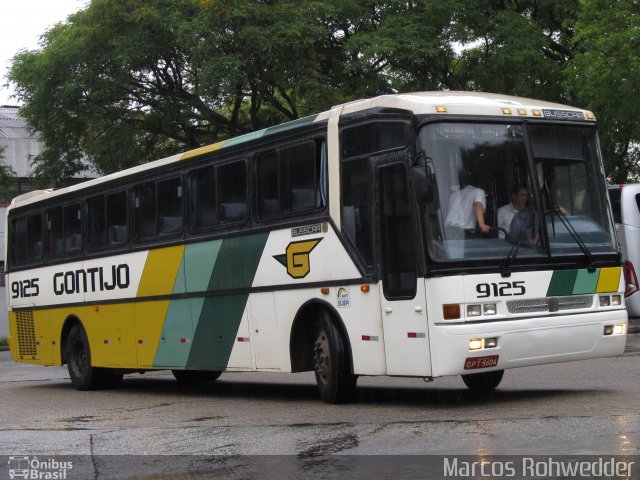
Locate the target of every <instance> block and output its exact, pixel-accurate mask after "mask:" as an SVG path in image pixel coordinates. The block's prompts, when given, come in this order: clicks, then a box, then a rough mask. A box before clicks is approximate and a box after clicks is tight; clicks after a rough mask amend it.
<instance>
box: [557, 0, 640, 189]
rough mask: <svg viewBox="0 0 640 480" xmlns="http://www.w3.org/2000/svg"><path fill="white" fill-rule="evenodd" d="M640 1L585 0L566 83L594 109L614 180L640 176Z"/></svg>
mask: <svg viewBox="0 0 640 480" xmlns="http://www.w3.org/2000/svg"><path fill="white" fill-rule="evenodd" d="M639 33H640V3H638V2H637V1H635V0H613V1H611V0H585V1H583V2H582V9H581V12H580V18H579V20H578V22H577V24H576V35H575V40H574V48H575V54H574V58H573V60H572V61H571V62H569V63H568V64H567V66H566V72H567V81H566V88H567V90H569V91H570V92H572V94H573V95H574V97H575V102H579V103H582V104H583V105H584V106H585V107H586V108H590V109H591V110H593V111H594V112H595V113H596V115H597V118H598V123H599V126H600V140H601V144H602V151H603V155H604V158H605V165H606V170H607V172H608V174H609V176H610V178H611V180H612V181H613V182H614V183H624V182H626V181H627V179H628V178H629V176H631V177H633V178H636V179H637V178H638V177H639V176H640V167H639V166H638V161H639V160H640V147H639V143H640V118H639V116H638V112H639V111H640V35H639Z"/></svg>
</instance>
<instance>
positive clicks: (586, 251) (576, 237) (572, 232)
mask: <svg viewBox="0 0 640 480" xmlns="http://www.w3.org/2000/svg"><path fill="white" fill-rule="evenodd" d="M547 213H549V214H551V222H552V223H553V214H554V213H555V214H556V215H558V218H559V219H560V222H561V223H562V224H563V225H564V227H565V228H566V229H567V231H568V232H569V234H570V235H571V236H572V237H573V239H574V240H575V241H576V243H577V244H578V247H580V250H582V253H584V256H585V257H587V261H588V262H589V264H588V266H587V270H588V271H589V272H590V273H593V272H595V271H596V261H595V259H594V258H593V254H592V253H591V252H590V251H589V249H588V248H587V246H586V245H585V243H584V241H583V240H582V238H580V235H578V232H576V229H575V228H573V225H572V224H571V222H570V221H569V219H568V218H567V216H566V215H565V213H564V211H563V210H562V208H560V207H558V206H557V205H556V206H553V207H551V208H550V209H549V210H547ZM553 233H554V237H555V226H554V232H553Z"/></svg>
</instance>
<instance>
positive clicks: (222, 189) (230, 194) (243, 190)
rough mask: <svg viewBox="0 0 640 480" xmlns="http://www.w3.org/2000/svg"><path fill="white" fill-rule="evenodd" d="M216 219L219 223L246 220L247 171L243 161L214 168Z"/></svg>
mask: <svg viewBox="0 0 640 480" xmlns="http://www.w3.org/2000/svg"><path fill="white" fill-rule="evenodd" d="M216 177H217V180H218V182H217V189H216V190H217V192H218V218H219V219H220V223H229V222H237V221H239V220H244V219H245V218H247V169H246V164H245V162H244V161H239V162H232V163H227V164H225V165H220V166H219V167H217V168H216Z"/></svg>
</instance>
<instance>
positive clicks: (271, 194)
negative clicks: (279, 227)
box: [256, 150, 280, 218]
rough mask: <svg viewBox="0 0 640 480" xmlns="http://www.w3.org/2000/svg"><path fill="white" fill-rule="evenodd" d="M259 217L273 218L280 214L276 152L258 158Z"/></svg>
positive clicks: (266, 153)
mask: <svg viewBox="0 0 640 480" xmlns="http://www.w3.org/2000/svg"><path fill="white" fill-rule="evenodd" d="M256 164H257V166H256V169H257V187H258V188H257V190H258V216H259V217H261V218H264V217H271V216H273V215H277V214H278V213H279V212H280V195H279V194H278V189H279V181H278V153H277V152H276V151H275V150H272V151H269V152H264V153H261V154H259V155H257V156H256Z"/></svg>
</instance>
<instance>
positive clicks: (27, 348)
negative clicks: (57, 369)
mask: <svg viewBox="0 0 640 480" xmlns="http://www.w3.org/2000/svg"><path fill="white" fill-rule="evenodd" d="M16 329H17V331H18V355H21V356H25V355H28V356H32V357H35V356H36V332H35V329H34V328H33V311H31V310H27V311H24V312H16Z"/></svg>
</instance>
